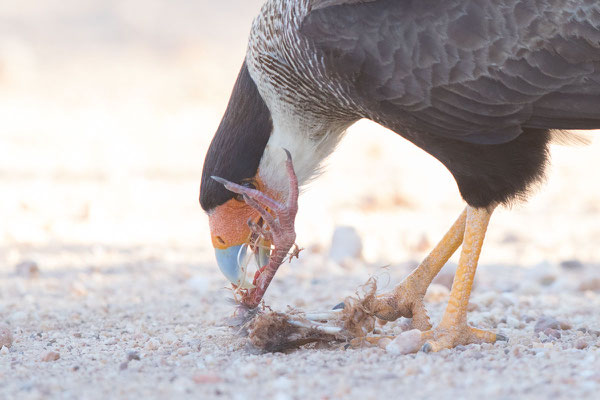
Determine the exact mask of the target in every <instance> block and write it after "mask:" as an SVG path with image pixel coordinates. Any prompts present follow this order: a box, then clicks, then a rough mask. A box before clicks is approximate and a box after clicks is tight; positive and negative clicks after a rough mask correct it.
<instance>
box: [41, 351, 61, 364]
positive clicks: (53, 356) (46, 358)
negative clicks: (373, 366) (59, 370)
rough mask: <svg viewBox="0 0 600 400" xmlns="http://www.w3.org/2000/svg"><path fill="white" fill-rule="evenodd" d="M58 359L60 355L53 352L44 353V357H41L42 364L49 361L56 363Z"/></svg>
mask: <svg viewBox="0 0 600 400" xmlns="http://www.w3.org/2000/svg"><path fill="white" fill-rule="evenodd" d="M59 358H60V354H58V353H57V352H55V351H49V352H48V353H46V354H45V355H44V357H42V361H43V362H51V361H56V360H58V359H59Z"/></svg>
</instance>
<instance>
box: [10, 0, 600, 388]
mask: <svg viewBox="0 0 600 400" xmlns="http://www.w3.org/2000/svg"><path fill="white" fill-rule="evenodd" d="M47 3H49V5H48V6H47V7H48V9H39V7H38V6H37V3H35V2H19V4H20V5H19V4H17V3H16V2H15V4H14V5H8V6H6V5H3V6H2V7H0V19H1V20H2V23H0V30H2V36H1V37H2V39H0V66H1V68H0V120H1V121H2V126H3V128H2V131H0V154H1V156H0V193H1V195H2V200H1V201H0V342H2V341H3V340H6V338H7V336H8V335H7V333H10V335H11V336H12V338H13V339H12V345H11V346H6V347H4V348H2V346H0V382H1V384H0V398H1V399H4V398H6V399H38V398H44V399H46V398H56V399H107V398H115V399H128V398H141V397H144V398H149V399H150V398H157V399H164V398H168V399H179V398H234V399H238V398H239V399H246V398H272V399H296V398H298V399H299V398H309V399H313V398H315V399H326V398H344V399H346V398H347V399H376V398H385V397H392V398H397V397H400V396H402V397H404V396H406V397H409V396H410V397H411V398H440V399H445V398H454V399H455V398H481V397H482V396H485V397H486V398H490V399H505V398H540V399H541V398H550V397H552V398H557V399H561V398H569V399H572V398H577V399H579V398H595V397H596V394H597V393H598V391H599V390H600V372H599V371H600V369H599V367H600V338H599V336H600V312H599V311H598V310H600V250H598V244H599V243H600V185H598V183H597V176H596V172H597V171H598V170H599V169H600V144H599V143H594V144H592V145H591V146H588V147H584V148H576V147H568V148H561V147H557V148H554V151H553V156H554V161H553V166H552V170H551V172H550V174H549V179H548V182H547V183H546V184H545V185H544V187H543V188H542V190H540V191H539V192H537V193H536V194H535V195H534V196H532V198H531V200H530V201H529V202H528V203H527V204H523V205H517V206H515V207H514V208H513V209H512V210H504V209H503V210H499V211H498V212H497V213H496V214H495V215H494V217H493V219H492V223H491V226H490V232H489V234H488V238H487V240H486V243H485V247H484V253H483V255H482V257H481V262H480V268H479V271H478V274H477V281H476V287H475V290H474V293H473V296H472V301H471V311H470V313H469V320H470V321H471V323H472V324H473V325H476V326H478V327H481V328H486V329H492V330H497V331H500V332H502V333H504V334H506V335H508V336H509V338H510V341H509V342H508V343H499V344H496V345H471V346H466V347H460V348H457V349H453V350H447V351H442V352H441V353H438V354H422V353H420V354H415V355H394V354H390V353H389V352H386V351H385V350H383V349H379V348H364V349H347V350H344V348H343V346H338V345H332V346H319V347H314V346H312V347H311V346H309V347H307V348H303V349H300V350H297V351H294V352H290V353H287V354H283V353H277V354H261V353H260V352H257V351H256V349H253V348H252V347H251V346H249V345H248V343H247V340H246V339H245V338H243V337H240V336H238V335H237V334H236V332H235V331H233V330H232V329H230V328H229V327H228V326H227V324H226V319H227V317H229V316H230V315H231V313H232V306H231V305H230V303H228V301H227V299H228V298H230V297H231V292H230V291H229V290H227V289H225V287H226V282H225V279H224V278H223V277H222V276H221V275H220V273H219V271H218V269H217V267H216V265H215V262H214V257H213V252H212V249H211V246H210V241H209V234H208V229H207V221H206V217H205V216H204V215H203V213H202V211H201V209H200V207H199V205H198V203H197V196H198V186H199V179H200V174H201V168H202V160H203V157H204V152H205V151H206V148H207V145H208V142H209V141H210V138H211V136H212V133H213V132H214V130H215V128H216V126H217V124H218V122H219V118H220V114H221V112H222V110H223V108H224V105H225V103H226V100H227V97H228V94H229V90H230V88H231V85H232V84H233V79H234V77H235V75H236V70H237V68H238V67H239V63H240V60H241V58H242V57H243V53H244V46H245V43H244V39H243V37H244V36H245V32H246V31H247V26H248V24H249V22H250V19H251V15H252V14H253V13H254V12H255V11H256V9H257V7H258V4H259V3H260V1H252V2H250V1H248V2H245V1H244V2H240V7H241V8H240V16H239V17H238V19H239V20H236V21H233V23H232V21H230V20H224V19H223V16H224V15H227V12H226V9H225V8H219V6H216V5H214V4H212V2H210V4H209V2H202V1H201V2H199V3H198V4H196V5H195V6H191V5H189V4H188V2H175V3H173V4H172V6H171V7H168V8H165V7H166V6H165V5H164V4H163V3H162V2H158V1H151V2H144V3H143V4H144V6H145V8H143V9H144V10H145V12H143V13H141V12H140V13H138V12H136V10H139V9H141V8H140V7H141V5H142V3H141V2H139V1H129V2H100V1H92V0H90V1H86V2H75V1H72V2H64V1H63V2H61V4H62V5H63V7H53V5H52V3H53V2H47ZM34 6H35V7H34ZM54 6H56V4H55V5H54ZM192 15H198V20H200V21H201V22H202V23H197V21H196V19H195V18H192V17H190V16H192ZM98 16H102V18H99V17H98ZM217 17H218V18H217ZM165 19H166V20H169V21H179V22H180V23H179V24H166V23H163V20H165ZM65 21H66V22H65ZM81 21H83V22H81ZM90 21H95V22H94V23H90ZM224 21H227V23H226V22H224ZM39 26H44V27H46V29H45V30H44V29H40V28H39ZM117 28H118V29H117ZM207 32H210V33H211V34H214V37H213V38H212V39H211V40H207ZM149 43H151V44H149ZM224 49H226V51H224ZM594 135H597V134H591V136H592V137H593V136H594ZM596 142H597V141H596ZM328 165H329V166H328V168H327V171H326V172H325V173H324V175H323V176H322V177H321V178H320V179H318V180H316V181H315V182H314V183H312V184H311V185H310V186H309V187H308V188H307V190H306V191H305V193H304V194H303V196H302V199H301V204H300V207H301V211H300V212H299V215H298V219H297V231H298V242H299V244H300V245H301V246H303V247H305V248H306V249H307V250H305V251H304V252H303V253H302V254H301V257H300V259H299V260H297V261H294V262H292V263H291V264H289V265H286V266H285V267H283V268H282V270H281V272H280V274H278V276H277V278H276V279H275V281H274V283H273V284H272V286H271V288H270V289H269V292H268V294H267V297H266V300H267V302H268V304H269V305H270V306H271V307H273V309H276V310H285V309H286V307H287V306H288V305H290V306H293V307H299V308H302V309H306V310H324V309H328V308H330V307H332V306H333V305H335V304H337V303H338V302H339V301H341V300H342V299H343V298H344V297H346V296H348V295H352V294H353V293H354V292H355V290H356V289H357V287H359V286H360V285H361V284H363V283H364V282H365V281H366V280H367V279H368V278H369V277H370V276H371V275H375V276H377V277H379V282H380V288H381V289H382V290H385V289H386V288H387V289H389V288H391V287H393V285H394V284H395V283H397V282H399V281H400V279H401V278H402V277H403V276H404V275H405V274H406V273H407V272H408V271H410V270H411V269H412V268H414V267H415V266H416V265H417V264H418V261H419V260H420V259H422V258H423V257H424V256H425V255H426V253H427V250H428V249H429V248H431V246H432V245H434V244H435V242H436V240H437V239H438V238H439V237H441V235H442V234H443V233H444V232H445V230H446V229H447V228H448V227H449V226H450V224H451V223H452V222H453V221H454V219H455V217H456V216H457V215H458V213H460V211H461V209H462V207H463V206H464V205H463V204H462V202H461V201H460V198H459V196H458V192H457V190H456V187H455V184H454V182H453V181H452V179H451V177H450V175H449V174H448V172H447V171H445V170H444V169H443V168H442V167H441V166H440V165H439V164H438V163H437V162H436V161H435V160H433V159H431V158H430V157H429V156H427V155H426V154H423V153H422V152H421V151H420V150H418V149H416V148H414V147H412V146H411V145H410V144H407V143H405V142H403V141H402V140H401V139H399V138H397V137H396V136H395V135H393V134H391V133H389V132H387V131H385V130H383V129H381V128H379V127H377V126H375V125H373V124H370V123H366V122H361V123H359V124H357V125H356V126H355V127H353V128H352V129H351V130H350V132H349V133H348V137H347V138H346V139H345V140H344V142H343V143H342V145H341V146H340V148H339V150H338V151H337V152H336V153H335V154H334V155H333V156H332V157H331V158H330V160H328ZM339 226H352V227H354V228H355V229H356V230H357V231H358V233H359V235H360V236H361V238H362V244H363V251H362V256H361V257H360V258H357V259H349V260H346V261H344V262H341V263H336V262H334V261H333V260H331V258H330V257H329V252H330V243H331V238H332V234H333V232H334V230H335V228H336V227H339ZM455 263H456V257H454V258H453V259H452V260H451V262H449V265H448V266H447V267H446V268H445V269H444V270H443V271H442V273H441V274H442V276H441V279H440V280H439V281H438V284H436V286H433V288H432V291H431V292H430V294H429V295H428V297H427V299H428V302H427V307H428V309H429V311H430V314H431V317H432V320H433V321H434V322H435V321H438V320H439V318H440V316H441V314H442V312H443V310H444V307H445V302H446V300H447V295H448V290H447V288H446V287H445V286H444V285H445V284H446V285H447V282H448V281H449V280H450V278H451V276H452V269H453V267H454V266H455ZM384 267H385V268H384ZM553 319H555V321H554V320H553ZM556 321H557V322H556ZM407 328H408V321H406V320H399V321H397V322H396V323H393V324H389V325H387V326H386V327H385V331H386V332H387V333H391V334H398V333H400V332H402V331H404V330H406V329H407Z"/></svg>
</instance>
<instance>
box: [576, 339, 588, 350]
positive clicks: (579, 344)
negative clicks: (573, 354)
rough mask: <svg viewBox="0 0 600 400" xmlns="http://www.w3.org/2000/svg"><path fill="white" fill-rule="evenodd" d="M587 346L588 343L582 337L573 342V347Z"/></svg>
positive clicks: (578, 348)
mask: <svg viewBox="0 0 600 400" xmlns="http://www.w3.org/2000/svg"><path fill="white" fill-rule="evenodd" d="M588 346H589V343H588V341H587V340H585V339H584V338H580V339H577V341H576V342H575V348H576V349H577V350H583V349H587V347H588Z"/></svg>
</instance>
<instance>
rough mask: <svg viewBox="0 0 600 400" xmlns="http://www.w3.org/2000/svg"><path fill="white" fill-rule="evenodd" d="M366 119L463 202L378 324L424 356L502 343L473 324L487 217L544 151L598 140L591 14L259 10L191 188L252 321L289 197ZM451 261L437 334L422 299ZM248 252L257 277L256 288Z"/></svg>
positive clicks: (332, 7) (393, 3)
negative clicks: (400, 334)
mask: <svg viewBox="0 0 600 400" xmlns="http://www.w3.org/2000/svg"><path fill="white" fill-rule="evenodd" d="M361 119H369V120H371V121H374V122H376V123H378V124H380V125H381V126H383V127H385V128H388V129H389V130H390V131H392V132H394V133H396V134H397V135H399V136H400V137H402V138H404V139H406V140H408V141H410V142H412V143H413V144H414V145H416V146H418V147H419V148H421V149H422V150H424V151H425V152H427V153H429V154H430V155H431V156H433V157H434V158H436V159H437V160H439V161H440V162H441V164H442V165H443V166H444V167H445V168H447V169H448V171H449V172H450V173H451V174H452V176H453V178H454V179H455V181H456V184H457V186H458V189H459V192H460V195H461V197H462V199H463V200H464V202H465V203H466V208H465V209H464V211H463V212H462V213H461V214H460V215H459V217H458V218H457V220H456V222H455V223H454V224H453V225H452V226H451V227H450V229H449V231H448V232H447V233H446V234H445V236H444V237H443V238H442V240H441V241H440V242H439V244H438V245H437V246H435V248H434V249H433V250H432V251H431V253H430V254H429V255H428V256H427V257H426V258H425V260H424V261H423V262H422V263H421V264H420V265H419V266H418V267H417V268H416V269H415V270H414V271H413V272H412V273H411V274H409V275H408V276H407V277H406V278H405V279H404V280H403V281H402V282H401V283H400V284H399V285H398V286H396V287H395V288H394V289H393V290H392V291H390V292H389V293H383V294H381V295H378V297H377V298H376V301H375V302H374V304H372V311H373V314H374V315H375V316H376V317H377V318H379V319H381V320H386V321H393V320H395V319H397V318H399V317H407V318H412V324H413V326H414V327H415V328H417V329H419V330H420V331H421V343H422V346H420V348H421V349H422V350H423V351H426V352H430V351H433V352H436V351H440V350H442V349H448V348H453V347H456V346H458V345H467V344H471V343H494V342H496V341H497V340H506V337H504V336H503V335H501V334H499V333H494V332H490V331H485V330H481V329H477V328H475V327H472V326H470V325H469V323H468V321H467V305H468V301H469V296H470V293H471V288H472V284H473V279H474V276H475V272H476V268H477V264H478V259H479V256H480V254H481V249H482V245H483V242H484V238H485V234H486V231H487V227H488V224H489V221H490V218H491V215H492V213H493V211H494V210H495V209H496V208H497V207H499V206H509V205H511V204H513V203H517V202H523V201H526V200H527V197H528V194H530V192H531V190H532V189H533V188H535V187H537V186H538V185H539V184H540V183H541V182H542V181H543V180H544V178H545V176H546V169H547V165H548V163H549V156H550V155H549V146H550V144H551V143H554V142H556V141H560V140H565V139H567V140H568V139H569V138H577V136H576V134H575V133H571V132H569V131H568V130H592V129H598V128H600V3H599V2H597V1H595V0H444V1H441V0H267V1H266V3H264V5H263V7H262V9H261V11H260V13H259V15H258V16H257V17H256V18H255V20H254V22H253V24H252V28H251V31H250V37H249V41H248V48H247V53H246V56H245V59H244V61H243V64H242V68H241V70H240V72H239V75H238V77H237V81H236V83H235V85H234V88H233V91H232V94H231V97H230V101H229V103H228V105H227V108H226V111H225V113H224V116H223V118H222V120H221V123H220V125H219V127H218V129H217V131H216V133H215V135H214V137H213V139H212V142H211V144H210V146H209V149H208V151H207V154H206V158H205V162H204V167H203V172H202V178H201V184H200V204H201V206H202V208H203V209H204V210H205V211H206V212H207V214H208V219H209V226H210V231H211V238H212V244H213V246H214V248H215V252H216V259H217V263H218V265H219V267H220V269H221V271H222V272H223V273H224V274H225V276H226V277H227V278H228V279H229V280H230V281H231V282H232V284H233V285H234V287H236V288H239V289H240V290H242V291H243V294H244V295H243V296H242V303H244V304H246V305H247V306H248V307H251V308H252V307H257V306H258V305H259V303H260V301H261V299H262V298H263V296H264V294H265V291H266V289H267V287H268V286H269V284H270V282H271V280H272V279H273V277H274V275H275V272H276V271H277V268H278V267H279V265H280V264H281V263H282V262H283V261H284V259H285V258H286V257H288V253H289V251H290V249H292V247H293V246H294V243H295V238H296V236H295V233H294V221H295V217H296V212H297V208H298V204H297V200H298V187H299V186H300V187H302V185H305V184H306V183H307V182H309V181H310V180H311V179H313V178H315V176H316V175H318V172H319V170H320V166H321V163H322V161H323V159H325V158H326V157H327V156H328V155H329V154H331V153H332V152H333V151H334V150H335V148H336V145H337V144H338V143H339V141H340V140H341V139H342V138H343V136H344V133H345V131H346V130H347V129H348V128H349V127H350V126H351V125H353V124H354V123H355V122H357V121H359V120H361ZM364 140H370V139H369V138H368V137H367V138H365V139H364ZM461 246H462V248H461V254H460V259H459V264H458V268H457V270H456V274H455V277H454V281H453V284H452V289H451V292H450V298H449V300H448V305H447V307H446V309H445V311H444V314H443V316H442V318H441V320H440V321H439V323H438V324H437V325H436V326H435V327H433V326H432V324H431V323H430V321H429V318H428V316H427V312H426V310H425V307H424V305H423V296H424V294H425V292H426V290H427V287H428V286H429V284H430V283H431V281H432V280H433V278H434V277H435V276H436V274H437V273H438V272H439V271H440V269H441V268H442V267H443V265H444V264H445V263H446V262H447V260H448V259H449V257H450V256H451V255H452V254H453V253H454V252H455V251H457V250H458V248H459V247H461ZM248 248H250V249H251V250H252V252H253V253H254V254H255V256H256V258H257V260H258V262H259V263H260V264H259V265H260V266H261V268H260V269H259V270H258V271H257V272H256V275H255V277H254V280H253V282H252V283H250V282H246V281H245V280H244V279H243V278H242V275H243V271H241V269H242V267H241V264H240V257H244V256H245V252H246V251H247V249H248ZM293 254H296V255H297V249H296V251H295V253H293Z"/></svg>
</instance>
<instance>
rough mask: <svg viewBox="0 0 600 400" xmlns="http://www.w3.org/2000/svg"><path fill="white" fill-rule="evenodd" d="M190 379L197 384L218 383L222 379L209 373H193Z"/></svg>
mask: <svg viewBox="0 0 600 400" xmlns="http://www.w3.org/2000/svg"><path fill="white" fill-rule="evenodd" d="M192 380H193V381H194V383H197V384H206V383H219V382H221V381H222V379H221V377H220V376H218V375H210V374H195V375H194V376H193V377H192Z"/></svg>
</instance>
